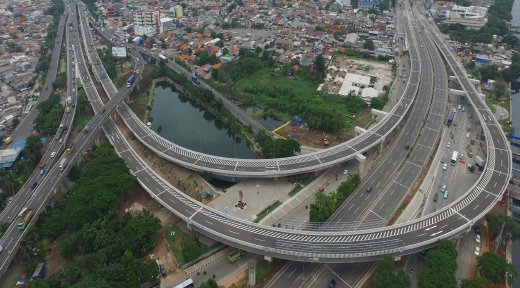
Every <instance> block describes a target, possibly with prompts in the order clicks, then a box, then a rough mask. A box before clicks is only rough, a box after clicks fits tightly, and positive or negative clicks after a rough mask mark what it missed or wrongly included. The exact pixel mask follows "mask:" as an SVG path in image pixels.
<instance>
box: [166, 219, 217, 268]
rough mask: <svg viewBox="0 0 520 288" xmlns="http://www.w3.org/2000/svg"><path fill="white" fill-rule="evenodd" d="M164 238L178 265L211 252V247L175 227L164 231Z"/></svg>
mask: <svg viewBox="0 0 520 288" xmlns="http://www.w3.org/2000/svg"><path fill="white" fill-rule="evenodd" d="M164 237H165V239H166V241H167V242H168V244H170V247H171V248H172V250H173V254H175V259H177V262H178V263H179V264H180V265H184V264H186V263H188V262H190V261H193V260H195V259H197V258H198V257H200V256H202V255H204V254H205V253H207V252H209V251H210V250H211V247H208V246H206V245H204V244H202V243H200V241H199V238H198V237H195V236H192V235H189V234H186V233H184V232H183V231H182V230H181V229H179V228H178V227H176V226H173V227H171V228H167V229H165V231H164Z"/></svg>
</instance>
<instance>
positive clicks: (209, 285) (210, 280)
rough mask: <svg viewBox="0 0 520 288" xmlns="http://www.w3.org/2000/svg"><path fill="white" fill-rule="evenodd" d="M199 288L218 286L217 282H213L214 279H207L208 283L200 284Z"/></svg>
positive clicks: (216, 287)
mask: <svg viewBox="0 0 520 288" xmlns="http://www.w3.org/2000/svg"><path fill="white" fill-rule="evenodd" d="M199 287H200V288H218V287H219V286H218V284H217V281H215V279H213V278H209V279H208V281H206V282H204V283H201V284H200V286H199Z"/></svg>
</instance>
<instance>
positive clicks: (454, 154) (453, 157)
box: [450, 151, 459, 166]
mask: <svg viewBox="0 0 520 288" xmlns="http://www.w3.org/2000/svg"><path fill="white" fill-rule="evenodd" d="M458 157H459V152H457V151H453V155H452V156H451V161H450V164H451V166H455V164H457V159H458Z"/></svg>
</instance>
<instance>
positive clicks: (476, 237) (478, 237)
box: [475, 234, 480, 243]
mask: <svg viewBox="0 0 520 288" xmlns="http://www.w3.org/2000/svg"><path fill="white" fill-rule="evenodd" d="M475 242H477V243H480V234H475Z"/></svg>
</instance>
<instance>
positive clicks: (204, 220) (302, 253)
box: [98, 48, 511, 262]
mask: <svg viewBox="0 0 520 288" xmlns="http://www.w3.org/2000/svg"><path fill="white" fill-rule="evenodd" d="M412 49H413V48H412ZM412 58H415V60H417V61H418V60H419V59H418V57H417V56H416V55H415V53H414V54H413V55H412ZM450 60H451V61H453V59H450ZM448 62H449V61H448ZM452 63H454V62H452ZM98 74H99V71H98ZM412 75H413V74H412ZM107 92H108V91H107ZM107 94H109V96H110V93H107ZM117 95H119V92H118V94H117ZM404 99H406V98H404ZM112 100H113V98H112ZM112 100H111V101H110V102H112ZM476 100H479V101H480V103H474V105H476V111H477V112H480V113H482V114H483V116H479V117H482V120H483V121H484V122H483V123H484V125H485V126H489V127H487V130H486V131H487V133H491V134H490V135H489V136H491V135H495V136H496V137H495V138H496V139H492V140H496V141H491V140H490V139H489V138H490V137H486V140H487V141H488V143H489V145H488V162H487V164H486V167H485V169H484V171H483V173H482V175H481V176H480V178H479V180H478V182H477V183H475V185H474V186H472V187H471V189H470V190H468V191H467V192H466V193H465V194H464V195H463V196H462V197H460V198H459V199H457V200H455V201H454V202H452V203H451V204H449V205H447V206H446V207H444V208H443V209H441V210H439V211H437V212H435V213H433V214H430V215H427V216H425V217H422V218H419V219H416V220H414V221H410V222H407V223H402V224H399V225H393V226H389V227H380V228H375V229H364V230H357V231H334V232H323V231H298V230H289V229H281V228H274V227H266V226H261V225H258V224H254V223H250V222H247V221H244V220H241V219H236V218H234V217H232V216H230V215H227V214H225V213H222V212H220V211H217V210H215V209H213V208H211V207H207V206H205V205H203V204H201V203H200V202H198V201H196V200H194V199H191V198H190V197H188V196H186V195H185V194H184V193H183V192H182V191H179V190H178V189H176V188H175V187H173V186H172V185H170V184H169V183H168V182H167V181H165V180H164V179H162V178H161V177H160V176H158V175H157V174H156V173H155V172H154V171H152V170H151V169H150V167H148V166H147V165H146V164H145V163H144V162H143V161H141V160H140V159H139V157H137V156H136V154H135V151H133V150H132V149H131V147H129V145H128V143H127V142H126V140H125V139H124V138H122V137H121V136H120V135H121V133H120V132H119V131H113V132H114V133H113V134H109V135H108V138H109V139H111V141H112V143H114V146H115V148H116V151H118V153H119V154H120V156H121V157H123V159H125V161H126V163H127V165H128V166H129V168H130V169H131V171H132V172H133V173H134V174H135V175H136V176H137V178H138V181H139V183H140V184H141V185H142V186H143V187H144V188H145V189H146V190H147V191H148V192H149V193H150V194H151V195H152V197H154V198H155V199H156V200H157V201H158V202H160V203H161V204H162V205H164V206H165V207H167V208H168V209H169V210H170V211H172V212H174V213H175V214H176V215H178V216H179V217H180V218H182V219H183V220H184V221H186V222H187V224H188V226H189V227H190V228H191V229H193V230H196V231H199V232H200V233H202V234H205V235H207V236H209V237H211V238H213V239H216V240H218V241H220V242H223V243H226V244H229V245H231V246H234V247H238V248H241V249H245V250H248V251H251V252H254V253H257V254H262V255H268V256H273V257H278V258H284V259H291V260H297V261H307V262H356V261H368V260H374V259H379V258H381V257H382V256H383V255H386V254H391V255H394V256H398V255H405V254H409V253H413V252H417V251H420V250H423V249H425V248H427V247H430V246H433V245H434V244H435V243H436V242H437V241H438V240H439V239H444V238H451V237H455V236H457V235H458V234H460V233H462V232H464V231H466V230H468V229H470V228H471V226H472V225H473V223H474V221H475V220H477V219H480V218H481V217H482V216H484V214H485V213H487V211H489V210H490V209H491V208H492V207H493V206H494V205H495V204H496V202H497V201H498V200H499V199H500V197H501V196H502V193H503V192H504V190H505V188H506V186H507V183H508V180H509V177H510V173H511V157H510V152H509V147H508V145H507V143H506V142H504V141H501V140H500V138H501V137H502V136H503V137H504V139H505V136H504V135H503V133H502V132H501V131H500V130H496V129H495V127H496V128H498V129H499V127H498V126H497V123H496V120H494V119H493V118H492V116H490V115H491V114H490V112H489V111H488V110H487V108H486V107H485V105H484V106H482V101H481V100H480V99H476ZM472 104H473V103H472ZM401 109H403V110H404V109H405V108H401ZM401 111H402V110H401ZM488 115H489V117H488ZM490 117H491V118H490ZM388 119H392V117H390V118H388ZM490 130H493V131H494V132H489V131H490Z"/></svg>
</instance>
